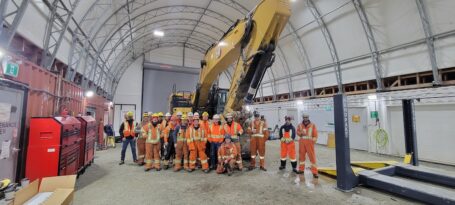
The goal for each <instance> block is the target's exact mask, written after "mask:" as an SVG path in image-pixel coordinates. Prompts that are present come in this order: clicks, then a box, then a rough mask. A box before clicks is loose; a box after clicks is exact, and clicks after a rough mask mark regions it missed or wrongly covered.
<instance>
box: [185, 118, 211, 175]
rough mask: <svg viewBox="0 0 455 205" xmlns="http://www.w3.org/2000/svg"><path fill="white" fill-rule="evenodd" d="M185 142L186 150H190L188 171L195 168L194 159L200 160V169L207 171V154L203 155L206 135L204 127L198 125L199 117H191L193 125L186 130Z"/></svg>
mask: <svg viewBox="0 0 455 205" xmlns="http://www.w3.org/2000/svg"><path fill="white" fill-rule="evenodd" d="M186 142H187V144H188V150H189V151H190V162H189V169H188V170H187V171H188V172H192V171H194V170H195V169H196V159H197V158H199V159H200V160H201V165H202V170H203V171H204V172H205V173H208V172H209V164H208V162H207V155H205V146H206V143H207V137H206V134H205V131H204V129H203V128H202V127H201V126H200V125H199V118H198V117H194V118H193V125H192V126H191V127H189V129H188V130H187V131H186Z"/></svg>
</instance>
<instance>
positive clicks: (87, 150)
mask: <svg viewBox="0 0 455 205" xmlns="http://www.w3.org/2000/svg"><path fill="white" fill-rule="evenodd" d="M77 119H78V120H79V122H81V139H82V140H81V142H80V150H79V151H80V154H79V159H80V160H79V168H80V169H82V168H84V167H86V166H87V165H89V164H91V163H92V162H93V158H94V156H95V142H96V136H97V134H98V133H97V131H98V125H97V122H96V120H95V118H93V117H91V116H82V117H77Z"/></svg>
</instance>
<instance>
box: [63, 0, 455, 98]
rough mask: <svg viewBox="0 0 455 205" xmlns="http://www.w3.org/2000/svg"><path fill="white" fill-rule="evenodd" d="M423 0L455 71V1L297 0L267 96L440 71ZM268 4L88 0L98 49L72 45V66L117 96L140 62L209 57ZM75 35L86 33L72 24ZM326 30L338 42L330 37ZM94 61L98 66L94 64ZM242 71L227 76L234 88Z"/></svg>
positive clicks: (439, 50)
mask: <svg viewBox="0 0 455 205" xmlns="http://www.w3.org/2000/svg"><path fill="white" fill-rule="evenodd" d="M419 1H420V2H422V3H423V5H424V8H425V11H426V12H427V15H428V23H429V25H430V29H431V32H432V34H433V36H432V37H434V38H433V39H434V46H435V54H436V60H437V66H438V67H439V68H446V67H453V66H454V65H455V38H454V35H453V34H454V33H455V30H454V29H455V12H453V8H455V1H453V0H438V1H434V0H417V1H416V0H400V1H396V0H359V1H357V0H312V1H311V0H294V1H291V9H292V16H291V19H290V22H289V24H288V26H287V28H286V30H285V31H284V33H283V34H282V37H281V41H280V42H279V48H278V49H277V50H276V54H277V60H276V62H275V64H274V65H273V66H272V68H271V69H269V70H268V71H267V74H266V75H265V77H264V80H263V83H262V89H261V91H260V94H262V95H265V96H268V95H276V94H279V93H287V92H290V91H299V90H307V89H310V87H315V88H318V87H325V86H333V85H337V77H336V76H337V75H336V72H335V71H336V70H337V68H338V66H339V68H340V70H341V74H340V76H341V77H340V79H341V82H342V83H351V82H358V81H363V80H372V79H376V76H377V75H376V73H375V71H376V70H377V69H376V68H379V69H380V77H387V76H393V75H400V74H406V73H414V72H419V71H428V70H431V68H432V66H431V62H430V57H429V56H430V55H429V52H428V47H427V44H426V41H425V32H424V29H423V24H422V20H421V16H420V15H419V10H418V6H417V2H419ZM258 2H259V0H82V1H80V2H79V5H78V7H77V8H76V10H75V12H74V15H73V17H74V18H75V19H76V22H78V24H79V26H80V28H81V29H82V31H83V32H84V33H85V34H86V35H87V36H88V39H85V40H86V42H91V45H93V47H88V46H86V45H87V44H85V48H84V45H77V44H73V45H71V52H70V55H72V56H71V57H69V59H70V60H69V61H73V62H68V64H69V65H75V64H74V61H75V60H76V61H80V62H78V64H77V65H78V66H75V69H76V70H77V71H78V72H80V73H83V74H84V75H86V76H88V75H91V76H90V77H89V79H93V81H94V82H95V83H96V84H98V85H99V86H101V87H102V88H103V89H105V90H106V91H107V92H108V93H111V94H112V93H115V89H116V86H117V83H118V81H119V79H120V78H121V76H122V75H123V73H124V72H125V70H126V69H127V68H128V66H129V64H131V63H132V62H133V61H134V59H136V58H138V57H139V56H141V55H142V54H144V53H149V52H151V51H154V52H156V51H157V50H158V51H159V50H160V49H163V48H168V47H186V48H187V52H188V53H191V52H193V53H205V51H206V49H207V48H208V47H209V46H210V45H211V44H212V43H215V42H216V41H217V40H218V39H219V38H220V37H221V36H222V35H223V33H224V32H225V31H226V30H227V29H228V28H229V27H230V26H231V25H232V24H233V23H234V22H235V21H236V19H239V18H243V17H244V16H245V14H246V13H247V12H248V11H249V10H251V9H253V8H254V6H255V5H256V4H257V3H258ZM355 2H361V4H362V6H363V8H364V11H365V14H366V17H367V19H368V24H369V26H370V29H371V31H372V34H373V36H374V39H375V43H376V46H377V51H378V52H379V53H380V56H379V58H378V59H379V66H376V67H375V66H374V64H373V58H372V57H371V56H372V55H371V53H372V50H374V49H371V45H370V44H369V41H368V38H367V32H366V31H365V27H364V25H365V24H362V23H365V22H363V21H361V18H360V11H359V10H357V9H356V7H355V5H354V3H355ZM318 15H320V18H318ZM321 23H322V24H321ZM324 25H325V26H326V27H325V28H326V29H324ZM69 27H70V28H75V27H76V25H75V24H74V23H70V25H69ZM156 29H159V30H163V31H164V32H165V33H166V36H165V37H164V38H162V39H160V38H156V37H154V36H153V34H152V33H153V31H154V30H156ZM325 31H328V36H329V37H330V38H331V39H332V41H333V44H331V43H330V41H328V40H327V38H326V37H327V35H323V34H324V33H323V32H325ZM326 34H327V33H326ZM370 42H371V41H370ZM66 49H67V48H66ZM83 49H86V50H85V55H84V52H81V50H83ZM96 51H98V52H99V53H97V52H96ZM87 53H90V54H93V55H92V56H94V57H96V58H94V59H90V58H87V55H86V54H87ZM337 65H338V66H337ZM73 68H74V67H73ZM375 69H376V70H375ZM103 73H104V75H103ZM232 73H233V72H232V71H230V72H229V73H226V74H225V75H222V76H221V79H220V81H221V84H225V87H226V85H227V84H228V83H229V75H230V74H232Z"/></svg>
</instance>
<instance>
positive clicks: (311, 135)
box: [297, 114, 318, 178]
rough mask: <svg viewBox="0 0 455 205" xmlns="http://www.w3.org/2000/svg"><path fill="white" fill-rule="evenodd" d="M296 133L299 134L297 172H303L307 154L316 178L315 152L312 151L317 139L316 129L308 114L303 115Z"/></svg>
mask: <svg viewBox="0 0 455 205" xmlns="http://www.w3.org/2000/svg"><path fill="white" fill-rule="evenodd" d="M297 135H298V136H299V173H300V174H303V172H304V171H305V160H306V159H305V157H306V155H307V154H308V158H310V162H311V172H312V173H313V177H314V178H318V168H317V166H316V153H315V151H314V144H315V143H316V141H317V139H318V130H317V129H316V125H314V124H313V123H311V121H310V116H309V115H307V114H304V115H303V122H302V123H300V124H299V126H298V127H297Z"/></svg>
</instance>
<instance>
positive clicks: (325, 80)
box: [313, 67, 337, 88]
mask: <svg viewBox="0 0 455 205" xmlns="http://www.w3.org/2000/svg"><path fill="white" fill-rule="evenodd" d="M313 82H314V87H315V88H321V87H328V86H333V85H337V79H336V77H335V73H334V67H330V68H327V69H322V70H318V71H314V72H313Z"/></svg>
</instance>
